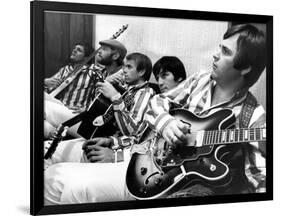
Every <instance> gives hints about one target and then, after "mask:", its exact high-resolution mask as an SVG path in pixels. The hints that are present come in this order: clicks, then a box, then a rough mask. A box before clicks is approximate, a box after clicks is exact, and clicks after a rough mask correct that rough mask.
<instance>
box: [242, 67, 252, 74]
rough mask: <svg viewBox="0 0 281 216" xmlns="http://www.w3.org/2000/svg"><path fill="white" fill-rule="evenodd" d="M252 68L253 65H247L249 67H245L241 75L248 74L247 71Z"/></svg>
mask: <svg viewBox="0 0 281 216" xmlns="http://www.w3.org/2000/svg"><path fill="white" fill-rule="evenodd" d="M251 70H252V67H251V66H249V67H247V68H245V69H243V70H242V71H241V75H242V76H245V75H246V74H247V73H249V72H250V71H251Z"/></svg>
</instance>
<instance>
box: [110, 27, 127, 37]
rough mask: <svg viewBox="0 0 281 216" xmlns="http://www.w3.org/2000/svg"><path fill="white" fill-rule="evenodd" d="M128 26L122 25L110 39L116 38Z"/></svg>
mask: <svg viewBox="0 0 281 216" xmlns="http://www.w3.org/2000/svg"><path fill="white" fill-rule="evenodd" d="M128 26H129V25H128V24H126V25H123V26H122V28H121V29H119V30H118V31H117V32H115V34H113V35H112V37H111V39H116V38H118V37H119V36H120V35H121V34H122V33H123V32H124V31H125V30H126V29H127V28H128Z"/></svg>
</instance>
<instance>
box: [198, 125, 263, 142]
mask: <svg viewBox="0 0 281 216" xmlns="http://www.w3.org/2000/svg"><path fill="white" fill-rule="evenodd" d="M265 140H266V128H242V129H241V128H240V129H227V130H211V131H204V132H203V140H202V144H203V145H215V144H230V143H242V142H253V141H265Z"/></svg>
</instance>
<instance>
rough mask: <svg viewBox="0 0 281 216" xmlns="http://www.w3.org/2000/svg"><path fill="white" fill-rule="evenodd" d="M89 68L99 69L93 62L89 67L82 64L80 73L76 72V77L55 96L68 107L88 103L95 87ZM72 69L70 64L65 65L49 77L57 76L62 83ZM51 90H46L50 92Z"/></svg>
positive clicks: (85, 105) (76, 106) (73, 107)
mask: <svg viewBox="0 0 281 216" xmlns="http://www.w3.org/2000/svg"><path fill="white" fill-rule="evenodd" d="M90 69H92V70H101V69H99V68H98V67H96V66H95V65H94V64H92V65H91V66H90V67H89V66H86V65H85V66H83V69H82V71H81V72H80V74H78V75H77V77H76V78H75V79H74V80H73V81H72V82H71V83H70V84H69V85H68V86H67V87H66V88H65V89H63V90H62V91H61V92H60V93H59V94H58V95H57V96H56V98H57V99H59V100H60V101H61V102H62V103H63V104H64V105H65V106H66V107H68V108H69V109H75V108H87V106H88V105H89V103H90V101H91V99H92V98H91V97H92V95H93V91H94V88H95V84H94V82H93V80H92V78H91V75H90V73H89V70H90ZM73 70H74V68H73V66H72V65H66V66H64V67H62V68H61V69H60V70H59V71H58V72H57V73H56V74H55V75H54V76H52V77H51V78H57V79H59V80H60V83H62V82H63V81H64V80H65V79H66V78H67V77H68V76H69V75H70V74H71V73H72V71H73ZM57 87H58V86H57ZM52 90H54V89H52ZM52 90H49V91H48V90H47V91H48V93H50V92H51V91H52Z"/></svg>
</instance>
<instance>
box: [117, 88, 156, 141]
mask: <svg viewBox="0 0 281 216" xmlns="http://www.w3.org/2000/svg"><path fill="white" fill-rule="evenodd" d="M153 95H154V91H153V90H152V89H151V88H141V89H140V90H138V91H137V93H136V94H135V96H134V105H133V107H132V108H131V109H130V110H128V108H127V107H126V105H125V102H124V100H123V99H122V98H121V97H120V98H119V99H118V100H114V101H113V110H114V116H115V119H116V122H117V124H118V126H119V129H120V130H121V133H122V134H123V135H126V136H130V135H135V134H137V132H138V131H139V130H140V128H143V127H144V124H145V122H144V121H143V116H144V113H145V111H146V110H147V105H148V102H149V100H150V99H151V97H152V96H153Z"/></svg>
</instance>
